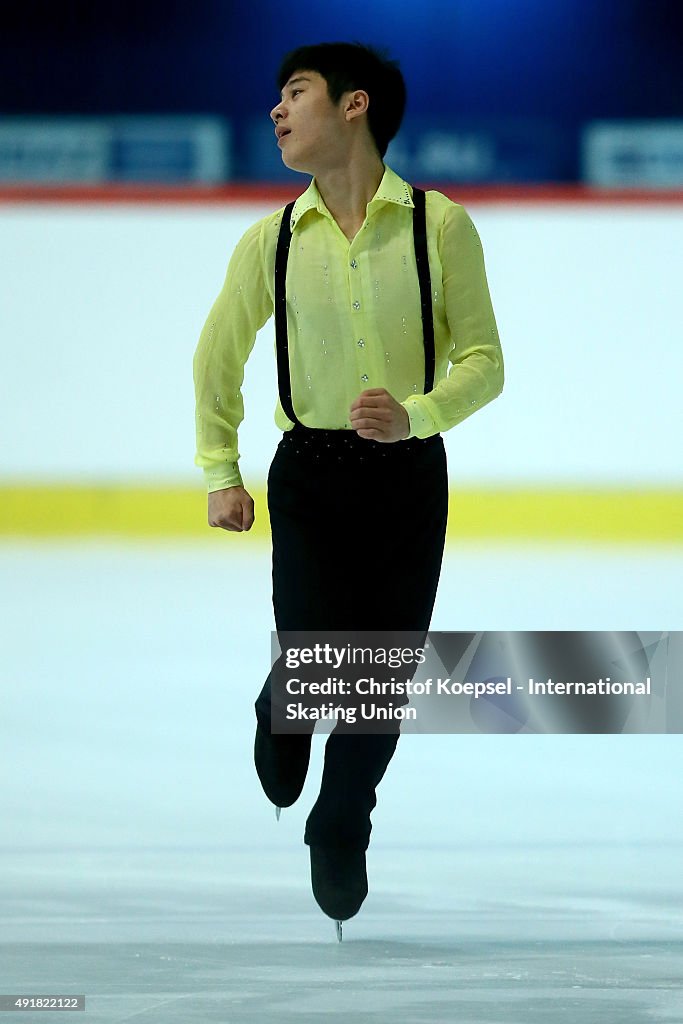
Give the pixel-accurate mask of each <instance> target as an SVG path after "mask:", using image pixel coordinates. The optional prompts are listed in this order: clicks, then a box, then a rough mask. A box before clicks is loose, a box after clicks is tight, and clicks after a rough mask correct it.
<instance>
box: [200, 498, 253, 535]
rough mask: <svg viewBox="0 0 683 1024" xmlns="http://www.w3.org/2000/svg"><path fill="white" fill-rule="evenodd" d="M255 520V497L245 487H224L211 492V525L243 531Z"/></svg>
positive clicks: (236, 531)
mask: <svg viewBox="0 0 683 1024" xmlns="http://www.w3.org/2000/svg"><path fill="white" fill-rule="evenodd" d="M253 522H254V499H253V498H252V497H251V495H250V494H249V493H248V492H247V491H245V489H244V487H224V488H223V489H222V490H220V491H211V493H210V494H209V526H220V528H221V529H222V530H231V531H232V532H233V533H242V532H243V531H244V530H251V527H252V525H253Z"/></svg>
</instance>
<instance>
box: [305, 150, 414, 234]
mask: <svg viewBox="0 0 683 1024" xmlns="http://www.w3.org/2000/svg"><path fill="white" fill-rule="evenodd" d="M382 203H396V204H397V205H398V206H408V207H414V206H415V204H414V202H413V197H412V193H411V190H410V186H409V185H408V183H407V182H406V181H404V180H403V178H400V177H399V176H398V174H396V172H395V171H392V169H391V167H388V166H387V165H386V164H385V165H384V174H383V175H382V180H381V181H380V183H379V187H378V189H377V191H376V192H375V194H374V196H373V197H372V199H371V200H370V202H369V203H368V213H369V212H370V207H371V206H373V205H381V204H382ZM309 210H317V211H318V213H321V214H322V215H323V216H326V217H329V216H330V212H329V210H328V209H327V207H326V206H325V203H324V202H323V198H322V196H321V195H320V192H319V191H318V186H317V185H316V183H315V178H312V179H311V183H310V185H309V186H308V188H307V189H306V191H305V192H303V193H302V194H301V195H300V196H299V198H298V199H297V201H296V202H295V203H294V209H293V210H292V217H291V226H292V231H294V229H295V227H296V225H297V223H298V222H299V221H300V220H301V218H302V217H303V215H304V214H305V213H308V211H309Z"/></svg>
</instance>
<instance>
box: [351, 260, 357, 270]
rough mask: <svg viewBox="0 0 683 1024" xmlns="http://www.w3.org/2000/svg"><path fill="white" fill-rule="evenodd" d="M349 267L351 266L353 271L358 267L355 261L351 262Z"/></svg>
mask: <svg viewBox="0 0 683 1024" xmlns="http://www.w3.org/2000/svg"><path fill="white" fill-rule="evenodd" d="M351 266H352V267H353V269H354V270H355V269H356V267H357V266H358V264H357V263H356V261H355V260H351Z"/></svg>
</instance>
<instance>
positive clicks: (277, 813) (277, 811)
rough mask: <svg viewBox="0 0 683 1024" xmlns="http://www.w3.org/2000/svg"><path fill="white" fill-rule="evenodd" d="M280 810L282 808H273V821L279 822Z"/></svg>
mask: <svg viewBox="0 0 683 1024" xmlns="http://www.w3.org/2000/svg"><path fill="white" fill-rule="evenodd" d="M281 810H282V808H281V807H276V808H275V820H276V821H279V820H280V811H281Z"/></svg>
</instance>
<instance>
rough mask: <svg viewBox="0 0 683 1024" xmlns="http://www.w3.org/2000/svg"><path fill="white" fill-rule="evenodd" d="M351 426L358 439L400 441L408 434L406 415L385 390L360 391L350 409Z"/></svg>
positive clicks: (408, 423)
mask: <svg viewBox="0 0 683 1024" xmlns="http://www.w3.org/2000/svg"><path fill="white" fill-rule="evenodd" d="M350 420H351V426H352V427H353V429H354V430H355V431H356V433H357V434H358V436H359V437H367V438H370V439H371V440H373V441H402V440H404V438H406V437H408V435H409V433H410V420H409V419H408V413H407V412H406V410H405V409H404V408H403V406H402V405H400V404H399V403H398V402H397V401H396V399H395V398H392V396H391V395H390V394H389V392H388V391H387V390H386V389H385V388H368V390H367V391H362V392H361V394H360V395H359V396H358V398H357V399H356V401H355V402H354V403H353V405H352V406H351V409H350Z"/></svg>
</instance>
